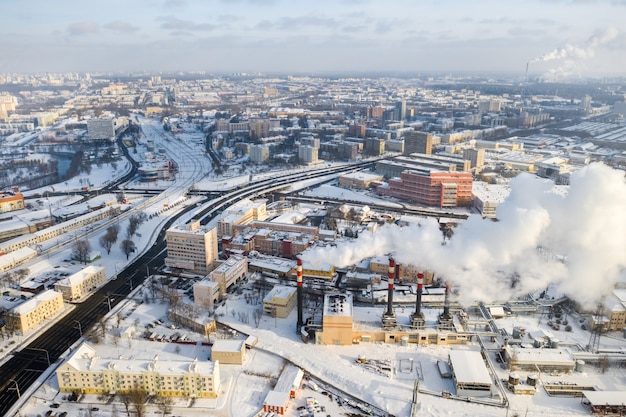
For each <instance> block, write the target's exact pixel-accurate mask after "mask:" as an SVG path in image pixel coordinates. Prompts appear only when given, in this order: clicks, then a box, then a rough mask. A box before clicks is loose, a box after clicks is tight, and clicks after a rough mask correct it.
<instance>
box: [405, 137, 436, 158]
mask: <svg viewBox="0 0 626 417" xmlns="http://www.w3.org/2000/svg"><path fill="white" fill-rule="evenodd" d="M412 153H424V154H426V155H430V154H432V153H433V135H432V134H431V133H425V132H415V131H414V132H407V133H406V134H405V135H404V155H411V154H412Z"/></svg>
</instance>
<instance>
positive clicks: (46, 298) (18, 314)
mask: <svg viewBox="0 0 626 417" xmlns="http://www.w3.org/2000/svg"><path fill="white" fill-rule="evenodd" d="M63 306H64V304H63V296H62V295H61V293H60V292H57V291H54V290H47V291H44V292H42V293H40V294H38V295H36V296H34V297H33V298H31V299H30V300H28V301H25V302H23V303H22V304H20V305H18V306H15V307H13V308H12V309H11V310H9V311H8V312H7V314H6V319H7V328H9V329H12V330H13V331H15V332H22V333H23V332H27V331H29V330H31V329H33V328H35V327H37V326H39V325H41V324H42V323H43V322H44V321H45V320H48V319H50V318H52V317H55V316H56V315H57V314H59V313H60V312H61V311H62V310H63Z"/></svg>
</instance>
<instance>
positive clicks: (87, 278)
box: [54, 265, 107, 302]
mask: <svg viewBox="0 0 626 417" xmlns="http://www.w3.org/2000/svg"><path fill="white" fill-rule="evenodd" d="M106 280H107V277H106V271H105V269H104V268H103V267H101V266H93V265H90V266H88V267H86V268H83V269H81V270H80V271H78V272H76V273H75V274H72V275H70V276H69V277H67V278H64V279H62V280H59V281H57V282H56V283H55V284H54V289H55V290H56V291H58V292H60V293H61V294H63V300H64V301H67V302H76V301H80V300H82V299H83V298H84V297H85V296H87V295H88V294H91V293H92V292H93V291H94V290H95V289H97V288H98V287H100V286H101V285H103V284H104V283H105V282H106Z"/></svg>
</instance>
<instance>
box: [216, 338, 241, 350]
mask: <svg viewBox="0 0 626 417" xmlns="http://www.w3.org/2000/svg"><path fill="white" fill-rule="evenodd" d="M244 344H245V340H224V339H218V340H216V341H215V343H213V347H212V348H211V349H212V350H213V351H215V352H241V351H242V349H243V348H244Z"/></svg>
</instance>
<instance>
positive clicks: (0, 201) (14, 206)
mask: <svg viewBox="0 0 626 417" xmlns="http://www.w3.org/2000/svg"><path fill="white" fill-rule="evenodd" d="M23 208H24V195H22V193H15V194H13V193H1V194H0V213H6V212H7V211H13V210H21V209H23Z"/></svg>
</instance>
